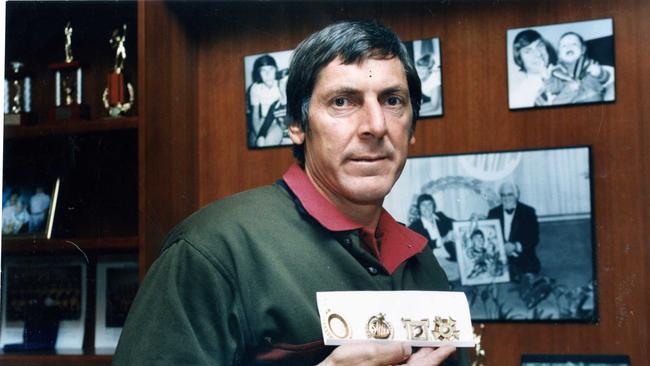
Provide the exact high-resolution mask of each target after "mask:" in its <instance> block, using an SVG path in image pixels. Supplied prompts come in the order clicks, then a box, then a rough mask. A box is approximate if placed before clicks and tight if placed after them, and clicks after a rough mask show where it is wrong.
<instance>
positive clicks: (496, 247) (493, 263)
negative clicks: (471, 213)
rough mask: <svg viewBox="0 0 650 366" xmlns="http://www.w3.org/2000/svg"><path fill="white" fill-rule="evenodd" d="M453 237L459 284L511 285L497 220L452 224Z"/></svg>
mask: <svg viewBox="0 0 650 366" xmlns="http://www.w3.org/2000/svg"><path fill="white" fill-rule="evenodd" d="M454 238H456V240H455V242H456V257H457V259H458V269H459V272H460V283H461V285H464V286H473V285H483V284H490V283H501V282H510V274H509V272H508V270H507V267H506V263H507V259H506V251H505V246H504V242H503V235H502V233H501V227H500V224H499V220H495V219H491V220H477V219H475V220H472V221H454Z"/></svg>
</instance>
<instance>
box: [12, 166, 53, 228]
mask: <svg viewBox="0 0 650 366" xmlns="http://www.w3.org/2000/svg"><path fill="white" fill-rule="evenodd" d="M59 182H60V180H59V179H56V180H54V181H48V182H14V181H12V179H11V178H10V177H9V178H7V181H6V183H5V185H4V187H3V189H2V236H3V238H25V237H33V238H47V239H49V238H50V237H51V235H52V224H53V221H54V213H55V211H56V201H57V196H58V192H59Z"/></svg>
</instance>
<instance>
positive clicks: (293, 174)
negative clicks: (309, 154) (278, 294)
mask: <svg viewBox="0 0 650 366" xmlns="http://www.w3.org/2000/svg"><path fill="white" fill-rule="evenodd" d="M282 179H283V180H284V181H285V183H286V184H287V186H288V187H289V188H290V189H291V191H292V192H293V194H295V195H296V198H298V200H299V201H300V204H301V205H302V206H303V208H304V209H305V211H306V212H307V213H308V214H309V215H310V216H312V217H313V218H314V219H315V220H316V221H318V222H319V223H320V224H321V225H323V226H324V227H325V228H326V229H328V230H330V231H351V230H359V229H362V228H363V226H362V225H361V224H359V223H356V222H354V221H352V220H350V219H349V218H347V217H346V216H345V215H343V214H342V213H341V212H340V211H339V210H338V209H337V208H336V206H334V204H332V203H331V202H330V201H328V200H327V199H326V198H325V197H323V195H322V194H320V192H318V190H317V189H316V187H314V184H313V183H312V182H311V180H310V179H309V177H308V176H307V174H306V173H305V171H304V170H303V169H302V168H300V166H298V164H293V165H292V166H291V167H290V168H289V169H288V170H287V172H286V173H284V176H283V177H282ZM378 228H379V231H380V233H381V234H380V237H381V243H382V244H381V248H380V251H379V260H380V261H381V263H382V264H383V265H384V267H385V268H386V270H388V272H389V273H393V272H394V271H395V270H396V269H397V267H399V266H400V264H402V263H403V262H404V261H406V260H407V259H409V258H410V257H412V256H414V255H416V254H418V253H419V252H421V251H422V249H423V248H424V247H425V245H426V243H427V239H426V238H424V237H423V236H422V235H420V234H417V233H416V232H414V231H412V230H410V229H408V228H406V227H405V226H403V225H401V224H400V223H398V222H397V221H395V219H394V218H393V217H392V216H391V215H390V214H389V213H388V212H387V211H386V210H384V209H383V208H382V210H381V214H380V216H379V225H378Z"/></svg>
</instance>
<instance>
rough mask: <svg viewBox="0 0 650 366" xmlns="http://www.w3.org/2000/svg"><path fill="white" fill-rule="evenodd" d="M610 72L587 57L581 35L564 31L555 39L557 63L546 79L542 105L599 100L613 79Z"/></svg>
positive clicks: (585, 46)
mask: <svg viewBox="0 0 650 366" xmlns="http://www.w3.org/2000/svg"><path fill="white" fill-rule="evenodd" d="M613 77H614V75H613V72H612V71H610V70H608V69H607V67H606V66H601V65H600V64H599V63H598V62H597V61H595V60H593V59H591V58H589V57H587V45H586V44H585V41H584V39H583V38H582V36H580V35H579V34H577V33H575V32H567V33H565V34H563V35H562V36H561V37H560V40H559V42H558V64H557V65H555V66H553V67H552V68H551V72H550V77H549V78H548V79H547V81H546V93H545V94H544V96H543V98H544V97H545V99H546V101H541V102H540V103H539V104H541V105H551V104H555V105H559V104H568V103H587V102H599V101H602V100H603V97H604V94H605V88H606V86H607V85H610V84H612V82H613Z"/></svg>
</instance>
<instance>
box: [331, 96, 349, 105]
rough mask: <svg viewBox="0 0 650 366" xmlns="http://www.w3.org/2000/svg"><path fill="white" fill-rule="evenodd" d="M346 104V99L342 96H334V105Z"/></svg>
mask: <svg viewBox="0 0 650 366" xmlns="http://www.w3.org/2000/svg"><path fill="white" fill-rule="evenodd" d="M346 104H347V99H345V98H343V97H338V98H334V105H335V106H337V107H344V106H345V105H346Z"/></svg>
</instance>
